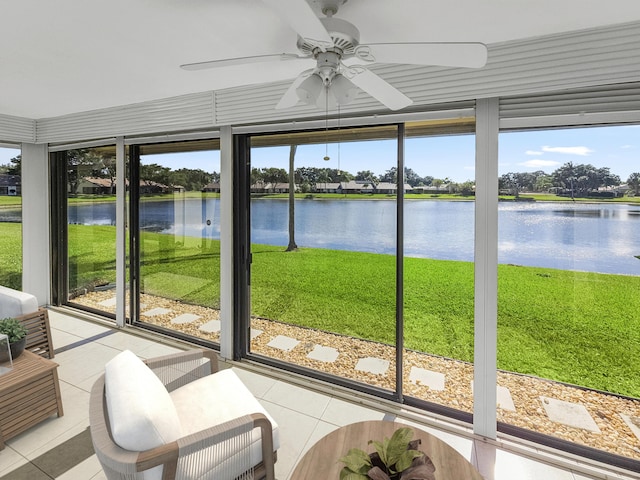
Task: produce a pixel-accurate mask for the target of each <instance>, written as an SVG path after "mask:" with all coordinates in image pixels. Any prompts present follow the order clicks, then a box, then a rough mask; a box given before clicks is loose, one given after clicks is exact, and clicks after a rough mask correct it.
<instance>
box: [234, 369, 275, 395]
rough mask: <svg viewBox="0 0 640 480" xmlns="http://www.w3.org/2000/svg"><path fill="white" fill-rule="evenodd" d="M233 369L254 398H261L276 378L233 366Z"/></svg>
mask: <svg viewBox="0 0 640 480" xmlns="http://www.w3.org/2000/svg"><path fill="white" fill-rule="evenodd" d="M233 371H234V372H236V375H238V377H239V378H240V380H242V383H244V384H245V385H246V386H247V388H248V389H249V391H250V392H251V393H253V396H254V397H256V398H263V397H264V396H265V394H266V393H267V392H268V391H269V389H270V388H272V387H273V386H274V385H275V384H276V382H277V380H275V379H273V378H270V377H267V376H265V375H259V374H257V373H254V372H251V371H249V370H245V369H243V368H238V367H233Z"/></svg>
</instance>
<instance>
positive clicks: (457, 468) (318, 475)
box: [291, 421, 483, 480]
mask: <svg viewBox="0 0 640 480" xmlns="http://www.w3.org/2000/svg"><path fill="white" fill-rule="evenodd" d="M401 427H409V428H411V430H413V438H412V440H417V439H420V440H421V442H422V443H421V444H420V450H421V451H423V452H424V453H426V454H427V455H428V456H429V458H431V461H432V462H433V464H434V465H435V467H436V472H435V475H436V478H437V479H438V480H463V479H464V480H483V479H482V476H481V475H480V473H479V472H478V471H477V470H476V469H475V467H474V466H473V465H471V464H470V463H469V462H468V461H467V460H465V458H464V457H463V456H462V455H460V454H459V453H458V452H457V451H456V450H454V449H453V447H451V446H450V445H448V444H447V443H445V442H443V441H442V440H440V439H439V438H437V437H434V436H433V435H431V434H429V433H427V432H423V431H422V430H419V429H417V428H414V427H411V426H410V425H404V424H402V423H394V422H384V421H369V422H360V423H352V424H351V425H346V426H344V427H342V428H339V429H338V430H335V431H333V432H331V433H330V434H329V435H327V436H326V437H324V438H322V439H321V440H320V441H318V443H316V444H315V445H314V446H313V447H311V449H310V450H309V451H308V452H307V453H305V455H304V457H302V460H300V462H299V463H298V465H296V468H295V470H294V471H293V475H291V480H315V479H323V480H325V479H326V480H334V479H335V480H338V479H339V478H340V470H342V468H343V467H344V464H343V463H341V462H339V461H338V460H339V459H340V458H341V457H343V456H344V455H346V454H347V452H348V451H349V450H350V449H352V448H359V449H361V450H364V451H366V452H368V453H371V452H373V451H374V448H373V445H367V443H368V442H369V440H379V441H382V440H383V439H384V438H385V437H386V438H391V436H392V435H393V432H395V431H396V430H397V429H398V428H401Z"/></svg>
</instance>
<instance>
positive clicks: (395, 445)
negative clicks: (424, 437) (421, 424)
mask: <svg viewBox="0 0 640 480" xmlns="http://www.w3.org/2000/svg"><path fill="white" fill-rule="evenodd" d="M411 437H413V430H411V429H410V428H407V427H403V428H399V429H398V430H396V431H395V432H393V435H392V437H391V440H389V443H388V444H387V461H388V462H389V463H388V464H387V465H388V466H391V465H394V464H396V463H397V462H398V459H399V458H400V457H401V456H402V455H403V454H404V453H405V452H406V451H407V447H408V446H409V442H410V441H411Z"/></svg>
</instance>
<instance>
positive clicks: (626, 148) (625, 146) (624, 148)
mask: <svg viewBox="0 0 640 480" xmlns="http://www.w3.org/2000/svg"><path fill="white" fill-rule="evenodd" d="M620 148H621V149H623V150H629V149H631V148H635V147H634V146H633V145H622V146H621V147H620Z"/></svg>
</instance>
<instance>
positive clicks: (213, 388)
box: [170, 369, 280, 478]
mask: <svg viewBox="0 0 640 480" xmlns="http://www.w3.org/2000/svg"><path fill="white" fill-rule="evenodd" d="M170 395H171V399H172V400H173V404H174V405H175V408H176V411H177V412H178V417H179V418H180V425H181V427H182V434H183V436H186V435H189V434H192V433H197V432H199V431H201V430H204V429H206V428H209V427H212V426H215V425H220V424H222V423H225V422H227V421H229V420H233V419H235V418H238V417H241V416H243V415H249V414H251V413H263V414H264V415H265V416H266V417H267V418H268V419H269V421H270V422H271V425H272V427H273V447H274V450H277V449H278V448H280V434H279V429H278V425H277V424H276V422H275V421H274V420H273V418H272V417H271V416H270V415H269V413H268V412H267V411H266V410H265V409H264V408H263V407H262V405H260V402H258V400H256V398H255V397H254V396H253V394H252V393H251V392H250V391H249V390H248V389H247V387H246V386H245V385H244V383H242V381H241V380H240V379H239V378H238V376H237V375H236V374H235V372H233V371H232V370H231V369H226V370H221V371H219V372H217V373H214V374H212V375H207V376H206V377H204V378H201V379H199V380H196V381H194V382H191V383H189V384H187V385H185V386H183V387H180V388H178V389H176V390H174V391H173V392H171V394H170ZM249 451H250V454H251V459H253V460H254V461H255V464H257V463H259V462H260V461H262V441H261V440H260V429H259V428H256V429H254V430H253V432H252V443H251V447H250V449H249ZM227 453H228V455H227V457H226V458H229V457H231V456H233V455H247V452H246V451H240V450H237V451H234V450H233V449H232V448H231V450H230V451H228V452H227ZM230 463H231V462H229V464H230ZM226 467H228V464H226V465H225V458H216V457H215V456H214V457H213V458H212V459H211V462H210V464H209V465H200V469H199V471H198V472H197V475H198V476H200V475H204V474H205V473H207V474H208V475H212V476H210V477H207V478H218V477H217V475H218V474H219V473H220V472H221V471H223V470H224V469H225V468H226ZM179 473H180V472H178V474H179ZM226 473H230V474H231V475H230V477H229V478H234V477H236V476H239V475H240V474H241V473H243V472H226ZM178 476H179V475H178Z"/></svg>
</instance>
